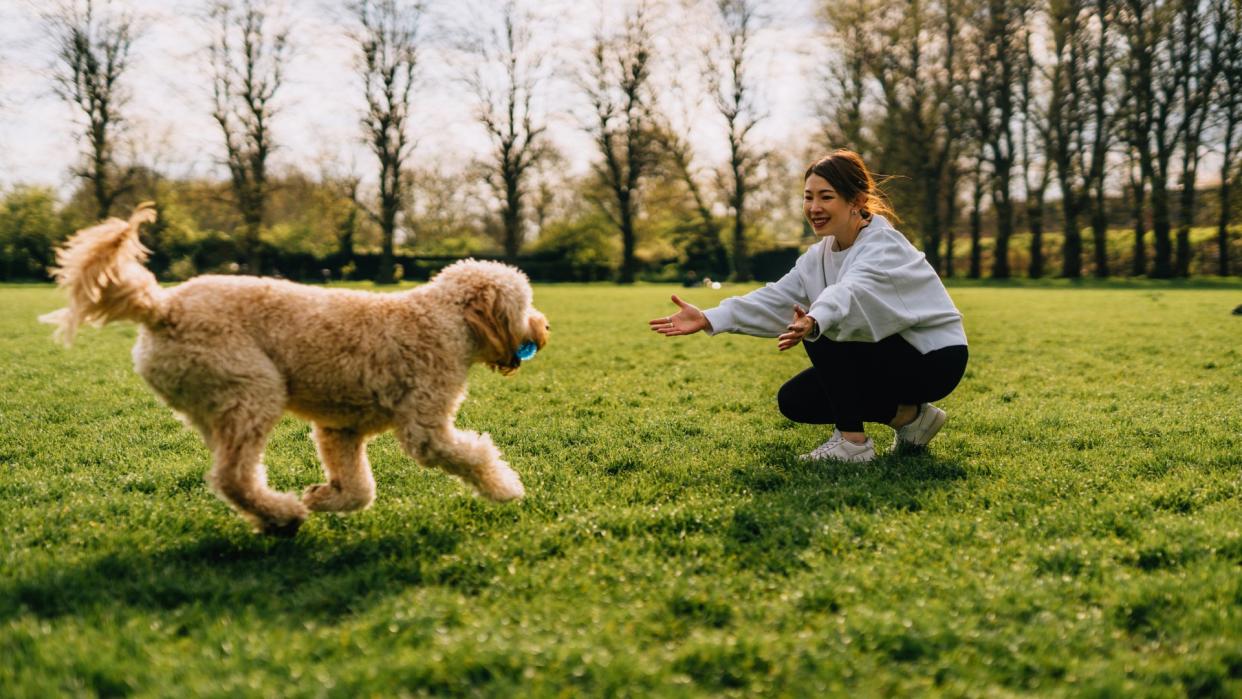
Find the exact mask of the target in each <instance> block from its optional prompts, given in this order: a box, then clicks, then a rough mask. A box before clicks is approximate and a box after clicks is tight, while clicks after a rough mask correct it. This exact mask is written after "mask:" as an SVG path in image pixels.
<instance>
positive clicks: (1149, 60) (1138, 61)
mask: <svg viewBox="0 0 1242 699" xmlns="http://www.w3.org/2000/svg"><path fill="white" fill-rule="evenodd" d="M1121 1H1122V4H1121V8H1120V14H1119V17H1118V28H1119V29H1120V30H1121V31H1122V35H1123V36H1124V38H1125V49H1126V52H1125V61H1124V74H1125V84H1126V90H1125V95H1126V103H1125V109H1126V111H1127V112H1129V113H1128V114H1127V120H1128V122H1129V125H1130V132H1129V139H1130V145H1131V147H1132V148H1134V149H1135V151H1136V152H1137V154H1138V159H1139V165H1140V167H1141V168H1142V169H1143V178H1144V179H1145V180H1146V181H1147V183H1148V185H1149V186H1150V187H1151V194H1150V196H1151V213H1152V234H1153V237H1154V239H1155V256H1154V260H1153V264H1152V269H1151V276H1153V277H1156V278H1162V279H1164V278H1169V277H1172V276H1173V273H1174V269H1173V255H1172V252H1173V249H1172V245H1171V242H1172V241H1171V239H1170V237H1169V233H1170V230H1171V224H1170V217H1169V189H1168V182H1169V177H1170V173H1169V162H1170V160H1172V157H1173V151H1174V149H1175V148H1176V147H1177V128H1176V124H1175V123H1174V115H1173V111H1174V109H1175V107H1176V99H1177V91H1178V84H1177V76H1176V74H1175V72H1174V70H1173V69H1172V60H1171V56H1170V48H1169V46H1168V44H1169V43H1170V42H1171V41H1173V35H1172V34H1173V32H1172V31H1170V30H1169V29H1168V28H1169V27H1170V26H1172V25H1174V24H1175V22H1174V18H1173V16H1172V14H1173V12H1172V10H1173V9H1175V8H1173V7H1172V6H1171V5H1170V4H1166V3H1165V2H1163V1H1162V0H1121Z"/></svg>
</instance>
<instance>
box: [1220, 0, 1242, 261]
mask: <svg viewBox="0 0 1242 699" xmlns="http://www.w3.org/2000/svg"><path fill="white" fill-rule="evenodd" d="M1224 10H1225V13H1226V15H1225V21H1224V22H1223V23H1222V26H1221V32H1222V36H1221V42H1222V45H1223V47H1222V51H1221V66H1220V68H1221V69H1220V80H1219V81H1218V82H1217V85H1216V89H1217V93H1216V100H1215V101H1216V104H1217V106H1218V109H1219V111H1220V118H1221V121H1222V124H1221V135H1220V139H1221V162H1220V218H1219V219H1218V221H1217V225H1216V242H1217V246H1218V258H1217V267H1216V271H1217V274H1219V275H1220V276H1222V277H1224V276H1228V274H1229V219H1230V214H1231V202H1230V188H1231V185H1232V184H1233V178H1234V177H1235V176H1236V174H1237V167H1236V163H1235V162H1234V159H1235V158H1236V157H1237V152H1236V146H1237V144H1236V143H1235V142H1234V139H1235V138H1236V137H1237V135H1238V133H1237V132H1238V125H1239V122H1242V7H1239V6H1238V4H1237V3H1226V4H1225V6H1224Z"/></svg>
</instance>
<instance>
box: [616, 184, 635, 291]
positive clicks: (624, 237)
mask: <svg viewBox="0 0 1242 699" xmlns="http://www.w3.org/2000/svg"><path fill="white" fill-rule="evenodd" d="M619 194H620V197H619V202H620V204H621V280H620V281H621V283H622V284H633V283H634V279H635V277H636V276H637V269H636V267H637V264H636V262H635V260H634V248H635V240H634V216H633V212H632V211H631V210H630V197H629V192H626V191H624V190H623V191H621V192H619Z"/></svg>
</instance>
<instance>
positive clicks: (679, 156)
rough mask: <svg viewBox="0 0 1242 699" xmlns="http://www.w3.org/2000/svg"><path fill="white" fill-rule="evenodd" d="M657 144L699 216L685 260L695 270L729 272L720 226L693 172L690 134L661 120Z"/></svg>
mask: <svg viewBox="0 0 1242 699" xmlns="http://www.w3.org/2000/svg"><path fill="white" fill-rule="evenodd" d="M656 138H657V139H658V143H659V145H660V148H661V149H662V150H663V151H664V152H665V154H666V155H667V157H668V161H669V165H671V167H672V169H673V172H674V174H675V176H676V177H677V178H679V179H680V180H681V181H682V183H683V184H684V185H685V187H686V191H687V192H689V194H690V198H691V199H692V200H693V202H694V211H695V213H696V214H697V216H698V226H697V227H696V228H697V231H696V232H697V235H695V236H687V238H688V241H687V245H686V247H687V250H686V255H687V258H688V259H687V264H688V266H689V267H690V269H691V271H694V273H695V274H706V275H709V276H710V275H724V274H728V270H729V260H728V257H727V255H726V253H725V249H724V245H723V244H722V243H721V226H720V223H719V222H718V221H717V220H716V217H715V216H713V215H712V207H711V203H710V201H709V199H708V196H707V194H706V193H705V192H704V189H703V186H702V185H701V184H700V183H699V179H698V177H697V176H696V173H695V166H694V148H693V146H691V145H690V134H688V133H685V132H678V131H676V130H674V128H673V127H672V125H670V124H664V125H662V126H661V127H660V128H658V129H657V130H656Z"/></svg>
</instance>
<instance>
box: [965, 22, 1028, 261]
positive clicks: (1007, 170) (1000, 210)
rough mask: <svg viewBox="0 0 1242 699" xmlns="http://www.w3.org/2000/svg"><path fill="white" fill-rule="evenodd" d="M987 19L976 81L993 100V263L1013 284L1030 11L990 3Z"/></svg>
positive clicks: (989, 112)
mask: <svg viewBox="0 0 1242 699" xmlns="http://www.w3.org/2000/svg"><path fill="white" fill-rule="evenodd" d="M982 15H983V16H982V17H980V18H979V26H980V27H981V31H980V33H979V34H978V38H979V40H980V44H979V48H980V49H981V50H980V52H979V56H980V58H981V59H982V63H981V64H980V65H979V66H977V67H976V76H975V77H976V79H977V80H979V81H981V82H982V84H983V87H984V90H985V92H986V93H987V95H988V99H987V104H986V106H985V111H984V113H985V115H986V118H987V120H988V121H989V123H988V128H987V129H986V131H985V132H984V135H985V139H984V145H985V147H986V152H987V158H988V163H989V164H990V165H991V169H992V173H991V174H992V177H991V182H990V188H991V194H992V205H993V208H994V209H995V210H996V221H997V222H996V246H995V248H994V255H993V258H992V276H993V277H995V278H997V279H1008V278H1009V239H1010V238H1011V237H1012V235H1013V230H1014V215H1013V208H1014V207H1013V184H1012V180H1013V166H1014V161H1015V159H1016V157H1017V147H1016V144H1015V139H1014V133H1013V125H1014V121H1015V120H1014V116H1015V115H1014V107H1015V105H1014V102H1015V99H1014V97H1015V96H1014V90H1015V86H1016V84H1017V79H1016V78H1017V75H1016V73H1017V71H1018V70H1019V69H1020V63H1021V55H1022V53H1021V47H1022V45H1023V41H1024V40H1023V38H1022V37H1023V36H1024V34H1025V31H1026V30H1025V26H1026V22H1025V19H1026V12H1025V8H1023V7H1022V6H1020V5H1019V4H1018V3H1017V2H1015V1H1014V0H986V1H985V2H984V5H983V12H982Z"/></svg>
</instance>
